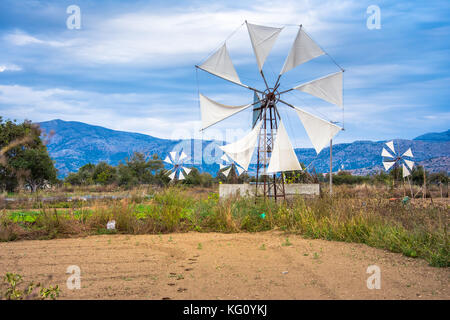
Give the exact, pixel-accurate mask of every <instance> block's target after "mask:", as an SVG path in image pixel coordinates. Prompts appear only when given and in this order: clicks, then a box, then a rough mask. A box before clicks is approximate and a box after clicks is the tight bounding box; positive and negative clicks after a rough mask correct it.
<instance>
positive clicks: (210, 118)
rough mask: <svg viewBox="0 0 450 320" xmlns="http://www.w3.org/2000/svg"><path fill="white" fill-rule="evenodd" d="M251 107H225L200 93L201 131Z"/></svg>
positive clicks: (248, 105)
mask: <svg viewBox="0 0 450 320" xmlns="http://www.w3.org/2000/svg"><path fill="white" fill-rule="evenodd" d="M251 105H252V104H251V103H250V104H247V105H244V106H227V105H224V104H221V103H218V102H216V101H214V100H211V99H210V98H208V97H206V96H204V95H203V94H201V93H200V111H201V116H202V130H203V129H206V128H208V127H210V126H212V125H213V124H215V123H217V122H220V121H222V120H224V119H226V118H228V117H230V116H232V115H233V114H235V113H238V112H240V111H242V110H244V109H246V108H248V107H250V106H251Z"/></svg>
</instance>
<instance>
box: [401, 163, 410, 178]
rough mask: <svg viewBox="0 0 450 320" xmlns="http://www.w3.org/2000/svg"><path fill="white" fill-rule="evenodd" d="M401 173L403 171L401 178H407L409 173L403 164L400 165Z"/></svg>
mask: <svg viewBox="0 0 450 320" xmlns="http://www.w3.org/2000/svg"><path fill="white" fill-rule="evenodd" d="M402 171H403V178H405V177H407V176H409V175H410V174H411V172H409V170H408V168H407V167H406V166H405V164H402Z"/></svg>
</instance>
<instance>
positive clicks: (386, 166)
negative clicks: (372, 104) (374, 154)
mask: <svg viewBox="0 0 450 320" xmlns="http://www.w3.org/2000/svg"><path fill="white" fill-rule="evenodd" d="M394 163H395V161H383V166H384V170H386V171H388V170H389V169H390V168H391V167H392V166H393V165H394Z"/></svg>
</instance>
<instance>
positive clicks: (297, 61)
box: [196, 22, 344, 199]
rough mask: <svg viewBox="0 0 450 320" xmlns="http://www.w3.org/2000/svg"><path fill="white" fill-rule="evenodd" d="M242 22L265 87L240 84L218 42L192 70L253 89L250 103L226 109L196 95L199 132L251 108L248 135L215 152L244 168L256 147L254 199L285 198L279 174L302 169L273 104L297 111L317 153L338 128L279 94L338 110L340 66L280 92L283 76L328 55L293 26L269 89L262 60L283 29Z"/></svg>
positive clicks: (276, 107) (341, 76) (226, 106)
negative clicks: (305, 96) (309, 98)
mask: <svg viewBox="0 0 450 320" xmlns="http://www.w3.org/2000/svg"><path fill="white" fill-rule="evenodd" d="M245 24H246V26H247V30H248V34H249V36H250V41H251V44H252V47H253V52H254V54H255V57H256V62H257V65H258V70H259V73H260V75H261V77H262V80H263V82H264V87H263V88H261V89H257V88H253V87H250V86H248V85H246V84H244V83H242V82H241V80H240V79H239V76H238V74H237V72H236V70H235V68H234V65H233V63H232V61H231V58H230V56H229V54H228V50H227V45H226V42H225V43H223V45H222V46H221V47H220V48H219V49H218V50H217V51H216V52H215V53H213V54H212V55H211V56H209V57H208V58H207V59H206V61H204V62H203V63H202V64H200V65H196V68H198V69H200V70H203V71H206V72H208V73H210V74H212V75H214V76H217V77H219V78H222V79H223V80H226V81H229V82H231V83H233V84H236V85H238V86H241V87H244V88H246V89H249V90H250V91H253V93H254V100H253V102H252V103H249V104H246V105H241V106H230V105H225V104H221V103H219V102H216V101H214V100H212V99H210V98H208V97H206V96H205V95H203V94H199V96H200V97H199V99H200V109H201V117H202V130H204V129H206V128H208V127H210V126H212V125H214V124H216V123H218V122H220V121H222V120H224V119H226V118H228V117H231V116H232V115H234V114H236V113H238V112H240V111H242V110H245V109H247V108H249V107H251V106H253V123H252V130H251V131H250V133H248V134H247V135H246V136H244V137H242V138H241V139H239V140H237V141H236V142H233V143H230V144H228V145H225V146H221V147H220V148H221V149H222V150H223V151H224V152H225V153H226V154H227V155H228V156H229V157H230V158H231V159H232V160H233V161H235V162H236V163H237V164H238V165H239V166H241V167H242V168H243V169H244V170H247V169H248V167H249V165H250V162H251V159H252V155H253V153H254V149H255V147H257V157H256V181H257V184H256V195H257V196H258V195H261V196H263V197H264V198H266V197H274V198H275V199H277V198H285V190H284V175H283V172H285V171H294V170H302V168H301V166H300V163H299V161H298V159H297V156H296V154H295V152H294V149H293V147H292V144H291V141H290V139H289V136H288V134H287V132H286V128H285V125H284V123H283V120H282V119H281V116H280V113H279V111H278V105H279V104H283V105H285V106H287V107H289V108H292V109H294V110H295V111H296V113H297V115H298V117H299V118H300V120H301V122H302V123H303V126H304V127H305V129H306V132H307V134H308V136H309V138H310V140H311V142H312V144H313V146H314V148H315V150H316V152H317V153H319V152H320V151H321V150H322V149H323V148H324V147H325V146H327V145H328V144H329V143H330V142H331V139H332V138H333V137H334V136H335V135H336V134H337V133H338V132H339V131H340V130H342V128H341V127H339V126H337V125H336V124H334V123H331V122H329V121H326V120H323V119H322V118H319V117H317V116H315V115H313V114H311V113H308V112H306V111H305V110H303V109H300V108H298V107H296V106H294V105H292V104H291V103H289V102H287V101H286V100H285V98H284V97H283V95H284V94H286V93H288V92H290V91H293V90H298V91H302V92H305V93H308V94H310V95H313V96H315V97H317V98H319V99H322V100H324V101H327V102H329V103H331V104H334V105H337V106H339V107H341V108H343V72H344V70H343V69H342V68H340V67H339V69H340V70H339V71H338V72H335V73H332V74H329V75H326V76H324V77H321V78H318V79H315V80H312V81H309V82H306V83H302V84H299V85H297V86H295V87H293V88H291V89H288V90H284V91H281V90H280V89H279V88H280V84H281V78H282V76H283V74H285V73H286V72H288V71H290V70H292V69H294V68H295V67H297V66H299V65H301V64H303V63H305V62H308V61H310V60H312V59H314V58H316V57H319V56H321V55H324V54H327V53H326V52H325V51H323V50H322V48H321V47H319V46H318V45H317V44H316V43H315V42H314V41H313V40H312V39H311V38H310V37H309V35H308V34H307V33H306V32H305V30H304V28H303V27H302V26H301V25H300V26H298V27H299V29H298V33H297V36H296V38H295V40H294V43H293V45H292V47H291V49H290V52H289V54H288V56H287V58H286V60H285V62H284V65H283V67H282V69H281V71H280V73H279V75H278V78H277V80H276V82H275V83H274V84H273V85H269V83H268V82H267V80H266V77H265V75H264V72H263V66H264V62H265V60H266V58H267V57H268V55H269V53H270V51H271V49H272V47H273V45H274V44H275V41H276V40H277V37H278V35H279V34H280V32H281V31H282V30H283V28H284V27H281V28H275V27H267V26H262V25H256V24H250V23H248V22H245ZM333 62H334V60H333ZM261 179H262V180H263V182H262V183H261V184H262V188H261V189H262V193H261V194H259V191H258V189H259V188H258V181H260V180H261Z"/></svg>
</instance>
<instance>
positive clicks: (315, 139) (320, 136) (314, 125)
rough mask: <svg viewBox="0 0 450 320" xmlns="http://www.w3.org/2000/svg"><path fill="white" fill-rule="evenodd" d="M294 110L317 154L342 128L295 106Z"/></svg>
mask: <svg viewBox="0 0 450 320" xmlns="http://www.w3.org/2000/svg"><path fill="white" fill-rule="evenodd" d="M295 111H296V112H297V115H298V117H299V118H300V121H301V122H302V123H303V126H304V127H305V130H306V133H307V134H308V137H309V139H310V140H311V143H312V144H313V146H314V149H315V150H316V152H317V154H319V153H320V151H322V149H323V148H325V146H327V145H328V144H329V143H330V140H331V139H333V137H334V136H335V135H336V134H338V133H339V131H341V130H342V128H341V127H339V126H337V125H335V124H333V123H331V122H328V121H326V120H323V119H321V118H319V117H317V116H314V115H312V114H310V113H308V112H306V111H304V110H302V109H300V108H297V107H295Z"/></svg>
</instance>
